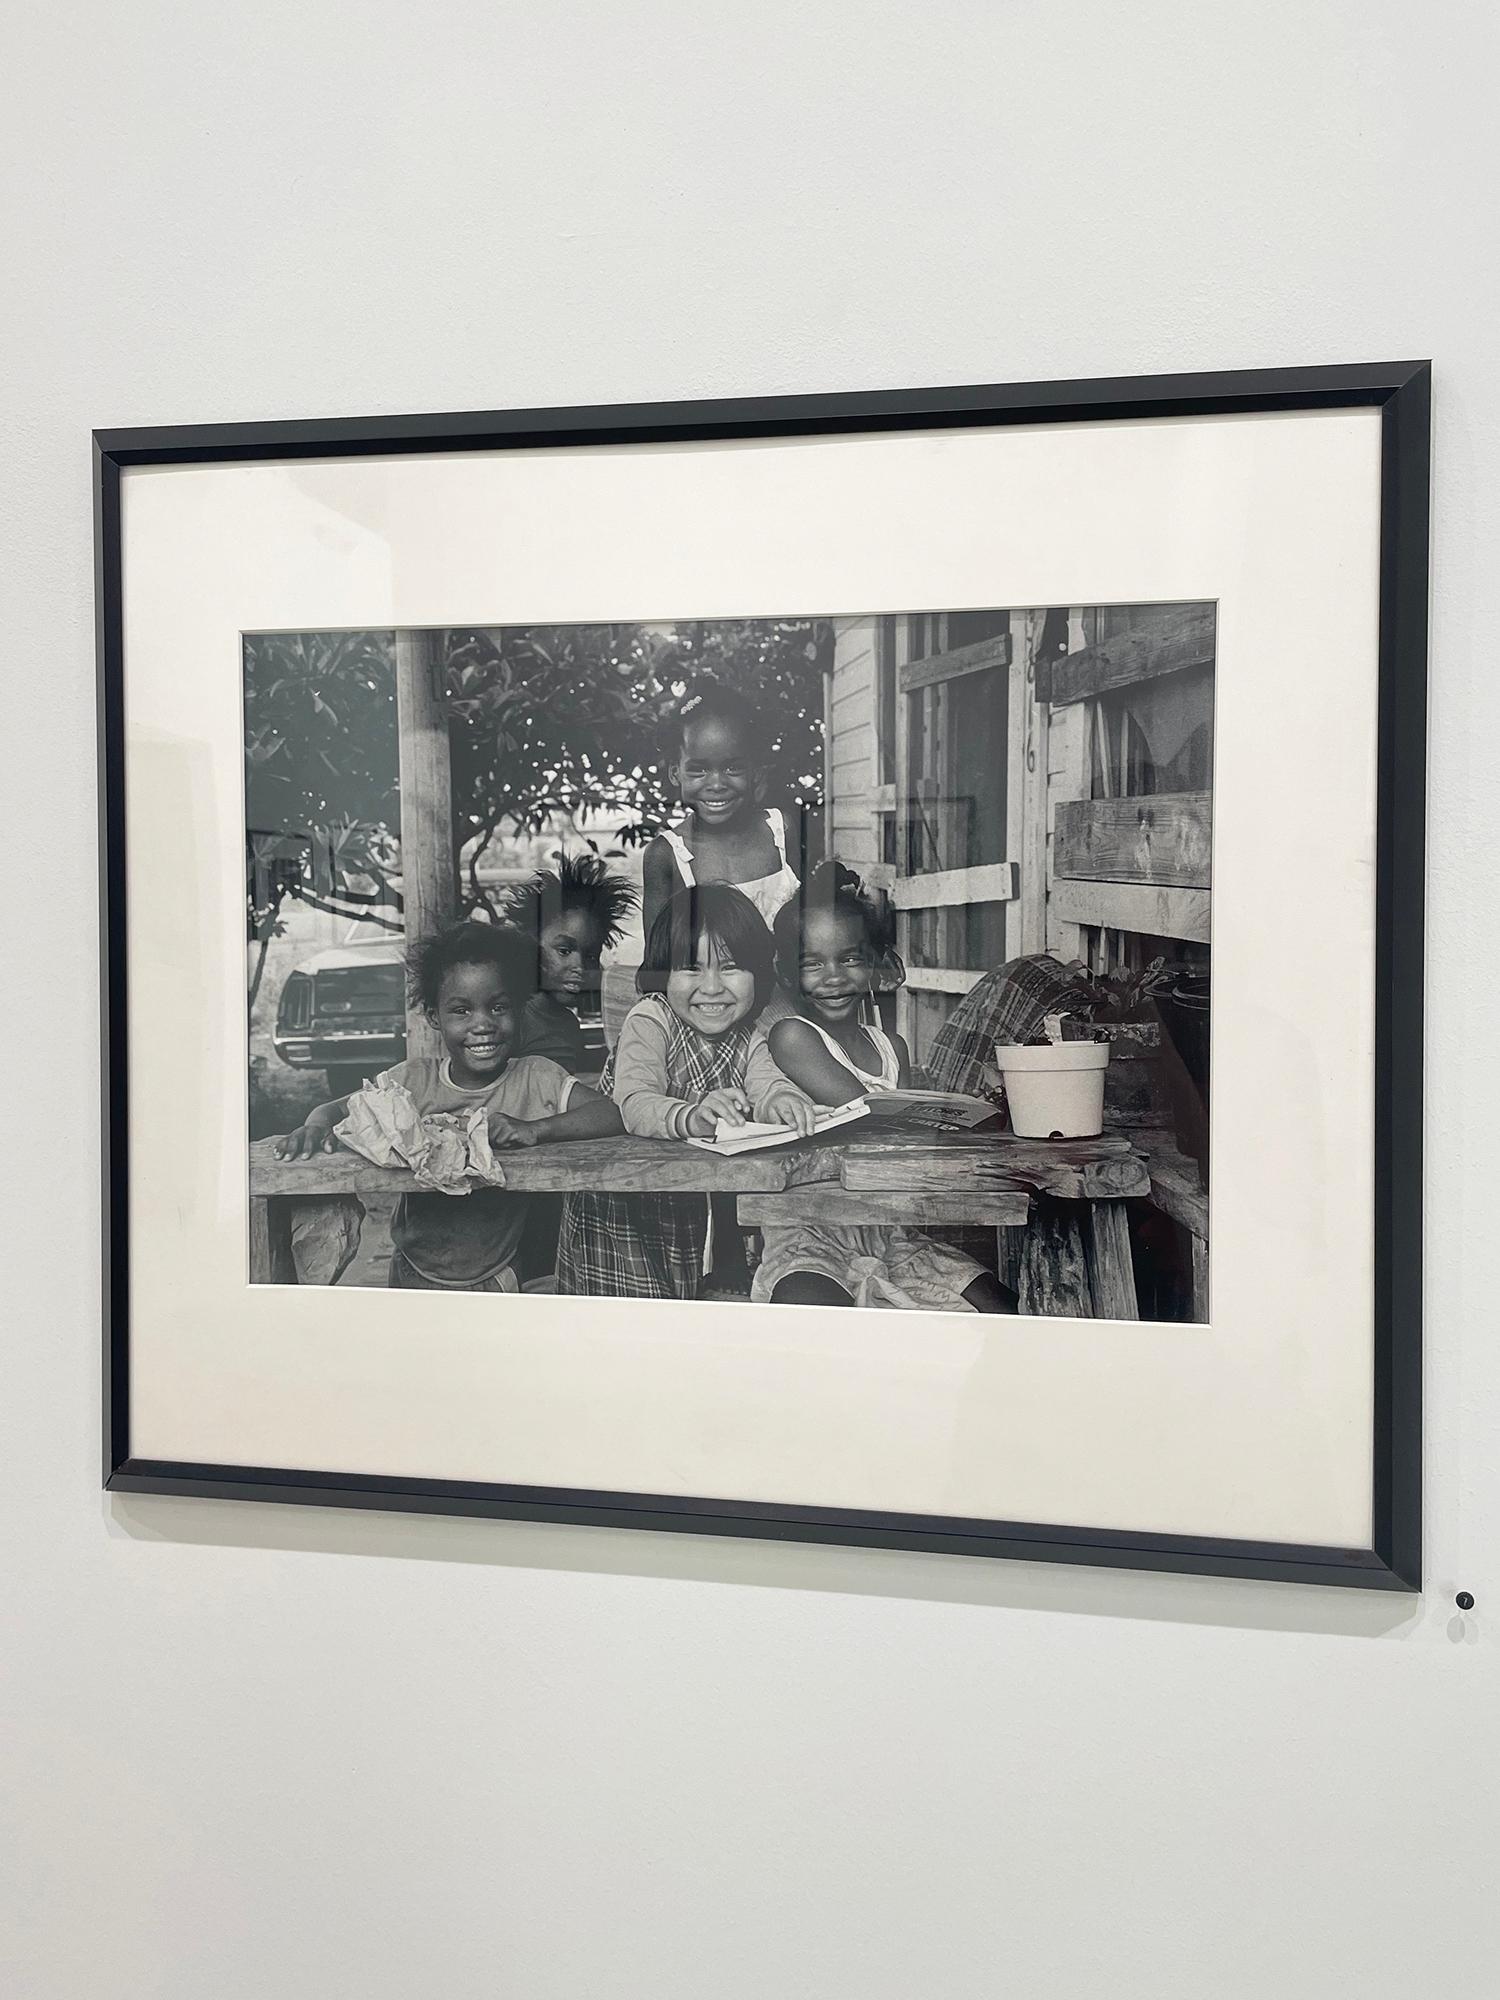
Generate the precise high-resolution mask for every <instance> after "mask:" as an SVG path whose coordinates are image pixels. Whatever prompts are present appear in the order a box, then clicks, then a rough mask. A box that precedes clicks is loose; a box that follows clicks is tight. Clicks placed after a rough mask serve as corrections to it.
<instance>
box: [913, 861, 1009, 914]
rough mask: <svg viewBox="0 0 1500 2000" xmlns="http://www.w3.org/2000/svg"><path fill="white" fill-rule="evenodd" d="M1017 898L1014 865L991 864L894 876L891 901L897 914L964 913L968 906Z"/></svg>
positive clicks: (995, 862)
mask: <svg viewBox="0 0 1500 2000" xmlns="http://www.w3.org/2000/svg"><path fill="white" fill-rule="evenodd" d="M1018 894H1019V884H1018V882H1017V879H1016V864H1015V862H1014V861H994V862H990V863H988V864H987V865H986V866H984V867H982V868H940V869H937V870H936V871H935V872H934V873H932V874H931V875H901V876H898V877H897V879H896V881H895V883H894V884H893V885H892V888H891V901H892V902H893V903H894V904H895V906H896V908H897V909H898V910H941V909H967V907H968V906H969V904H970V903H1009V902H1012V901H1014V899H1015V897H1016V896H1017V895H1018Z"/></svg>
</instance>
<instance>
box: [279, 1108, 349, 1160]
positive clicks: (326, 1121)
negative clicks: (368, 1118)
mask: <svg viewBox="0 0 1500 2000" xmlns="http://www.w3.org/2000/svg"><path fill="white" fill-rule="evenodd" d="M348 1109H349V1100H348V1098H347V1097H335V1098H332V1099H331V1100H330V1101H329V1102H328V1103H327V1104H320V1105H318V1106H317V1107H316V1108H315V1109H314V1110H312V1111H309V1112H308V1114H307V1116H306V1117H305V1118H304V1119H303V1121H302V1123H301V1124H300V1125H299V1126H298V1127H297V1129H296V1131H295V1132H283V1133H282V1135H281V1137H280V1138H279V1139H278V1140H277V1141H276V1145H275V1148H274V1151H275V1154H276V1157H277V1159H278V1160H310V1159H311V1158H312V1156H313V1154H314V1153H336V1152H337V1151H338V1149H339V1142H338V1140H337V1139H335V1138H334V1136H333V1128H334V1126H335V1125H340V1124H342V1123H343V1120H344V1115H345V1113H346V1112H347V1111H348Z"/></svg>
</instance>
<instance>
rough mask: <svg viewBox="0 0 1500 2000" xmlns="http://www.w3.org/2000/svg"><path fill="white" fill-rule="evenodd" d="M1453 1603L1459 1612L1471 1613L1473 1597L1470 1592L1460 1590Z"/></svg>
mask: <svg viewBox="0 0 1500 2000" xmlns="http://www.w3.org/2000/svg"><path fill="white" fill-rule="evenodd" d="M1453 1602H1454V1603H1455V1604H1456V1605H1457V1606H1458V1608H1459V1610H1460V1611H1472V1610H1473V1609H1474V1597H1473V1593H1472V1592H1471V1591H1467V1590H1461V1591H1460V1592H1459V1593H1458V1595H1457V1597H1455V1598H1454V1600H1453Z"/></svg>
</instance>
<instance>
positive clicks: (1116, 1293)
mask: <svg viewBox="0 0 1500 2000" xmlns="http://www.w3.org/2000/svg"><path fill="white" fill-rule="evenodd" d="M1084 1249H1085V1254H1086V1256H1087V1258H1088V1267H1089V1285H1090V1288H1091V1290H1092V1292H1093V1295H1094V1317H1095V1319H1139V1318H1140V1316H1141V1309H1140V1305H1139V1302H1138V1301H1137V1298H1136V1292H1135V1267H1134V1265H1133V1264H1132V1263H1131V1260H1130V1217H1129V1214H1128V1213H1127V1211H1126V1208H1125V1205H1124V1203H1123V1202H1118V1201H1096V1202H1095V1203H1094V1204H1093V1205H1092V1207H1091V1208H1090V1210H1089V1228H1088V1232H1087V1240H1086V1242H1085V1245H1084Z"/></svg>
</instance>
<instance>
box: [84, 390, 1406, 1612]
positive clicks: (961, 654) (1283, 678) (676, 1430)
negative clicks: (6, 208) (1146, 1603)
mask: <svg viewBox="0 0 1500 2000" xmlns="http://www.w3.org/2000/svg"><path fill="white" fill-rule="evenodd" d="M1427 401H1428V373H1427V369H1426V365H1425V364H1398V365H1392V366H1390V367H1349V368H1313V369H1306V370H1289V371H1283V372H1279V373H1270V374H1245V375H1228V376H1214V377H1177V378H1157V379H1150V378H1147V379H1141V380H1131V381H1115V382H1093V383H1074V384H1058V385H1043V386H1029V387H1025V388H1016V389H1004V388H987V389H974V390H922V391H906V392H892V393H889V394H884V395H856V396H832V397H827V398H789V399H782V400H779V401H778V400H772V401H764V402H744V403H731V404H713V405H709V404H704V405H691V404H685V405H671V406H658V407H653V408H634V409H601V410H562V411H544V412H526V413H519V414H514V413H513V414H508V415H483V416H464V417H438V418H412V419H393V418H379V419H371V420H369V421H367V422H361V421H356V420H337V421H329V422H326V423H287V424H273V425H257V426H225V427H220V428H206V429H201V430H200V429H193V430H185V431H165V432H130V431H125V432H103V433H100V434H98V436H97V439H96V464H97V474H98V486H97V496H98V559H99V620H100V626H99V629H100V665H101V732H102V745H101V747H102V768H103V771H104V779H105V795H104V868H105V879H106V889H107V905H108V914H107V940H106V942H107V982H108V999H109V1028H108V1049H107V1054H108V1058H109V1060H108V1065H107V1067H108V1077H107V1085H106V1115H107V1121H108V1133H109V1147H108V1165H109V1187H108V1201H107V1215H108V1225H107V1227H108V1232H109V1240H108V1245H107V1249H108V1270H109V1273H110V1280H111V1283H110V1319H109V1329H108V1341H107V1357H106V1358H107V1371H108V1376H109V1396H108V1399H107V1400H108V1408H107V1438H106V1478H107V1481H108V1483H109V1484H110V1485H111V1486H112V1487H114V1488H116V1489H117V1490H135V1491H171V1492H189V1493H200V1494H208V1495H212V1494H225V1495H234V1496H239V1497H244V1496H247V1495H251V1496H264V1497H269V1498H279V1499H283V1500H308V1501H318V1502H322V1503H339V1502H343V1503H347V1504H353V1505H360V1506H370V1505H380V1506H390V1507H399V1508H419V1509H438V1510H448V1511H458V1512H472V1513H480V1514H491V1515H497V1516H517V1517H527V1518H540V1519H551V1520H570V1519H571V1520H582V1521H591V1522H606V1523H611V1524H616V1525H622V1526H629V1525H634V1526H640V1527H654V1528H664V1527H665V1528H676V1529H690V1530H695V1531H711V1532H724V1533H731V1534H739V1535H747V1534H748V1535H760V1536H770V1537H788V1536H790V1537H795V1538H799V1539H806V1540H817V1541H827V1542H841V1541H842V1542H857V1543H869V1544H876V1545H880V1544H887V1545H892V1546H901V1547H913V1548H930V1549H934V1550H941V1551H947V1552H957V1553H973V1554H992V1555H993V1554H1000V1555H1010V1556H1024V1557H1027V1558H1031V1559H1048V1558H1050V1559H1057V1560H1065V1561H1075V1562H1076V1561H1084V1562H1098V1563H1109V1564H1122V1565H1128V1566H1137V1567H1159V1568H1160V1567H1165V1568H1178V1569H1189V1570H1206V1571H1219V1572H1222V1573H1229V1574H1241V1575H1265V1576H1272V1577H1282V1578H1288V1579H1294V1580H1304V1581H1324V1582H1334V1583H1356V1584H1364V1585H1370V1586H1377V1587H1385V1588H1398V1589H1402V1588H1405V1589H1409V1588H1414V1587H1416V1585H1417V1583H1418V1581H1419V1558H1418V1548H1419V1497H1420V1496H1419V1430H1420V1421H1419V1420H1420V1137H1419V1135H1420V1089H1421V963H1422V820H1423V758H1424V740H1425V736H1424V727H1425V725H1424V701H1425V693H1424V690H1425V619H1426V562H1427V520H1426V510H1427V427H1428V414H1427Z"/></svg>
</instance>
